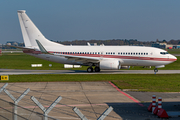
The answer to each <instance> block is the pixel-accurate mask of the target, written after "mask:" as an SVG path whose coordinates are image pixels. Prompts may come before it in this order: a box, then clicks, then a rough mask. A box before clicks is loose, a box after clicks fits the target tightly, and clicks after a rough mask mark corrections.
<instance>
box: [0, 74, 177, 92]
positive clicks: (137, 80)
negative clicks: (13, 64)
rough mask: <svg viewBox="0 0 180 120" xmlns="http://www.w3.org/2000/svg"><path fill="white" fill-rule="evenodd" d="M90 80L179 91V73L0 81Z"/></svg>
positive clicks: (27, 77)
mask: <svg viewBox="0 0 180 120" xmlns="http://www.w3.org/2000/svg"><path fill="white" fill-rule="evenodd" d="M64 81H66V82H90V81H111V82H113V83H114V84H115V85H117V86H118V87H119V88H120V89H137V91H151V92H179V91H180V74H167V75H165V74H156V75H154V74H152V75H150V74H108V75H107V74H93V75H92V74H91V75H88V74H86V75H83V74H82V75H78V74H73V75H72V74H44V75H10V76H9V81H1V82H64Z"/></svg>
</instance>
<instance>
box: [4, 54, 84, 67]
mask: <svg viewBox="0 0 180 120" xmlns="http://www.w3.org/2000/svg"><path fill="white" fill-rule="evenodd" d="M31 64H42V65H43V67H37V68H34V67H31ZM49 64H52V67H49ZM0 68H4V69H29V70H33V69H37V70H48V69H51V70H63V69H65V68H64V64H60V63H55V62H51V61H47V60H43V59H40V58H36V57H33V56H30V55H27V54H24V53H8V54H3V55H2V56H0ZM77 69H78V70H86V69H87V67H86V66H82V68H73V69H72V70H77ZM67 70H68V69H67Z"/></svg>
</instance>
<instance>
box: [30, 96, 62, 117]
mask: <svg viewBox="0 0 180 120" xmlns="http://www.w3.org/2000/svg"><path fill="white" fill-rule="evenodd" d="M61 99H62V97H61V96H59V97H58V98H57V99H56V100H55V101H54V102H53V103H52V104H51V105H50V106H49V107H48V108H47V109H46V108H44V107H43V106H42V104H41V103H40V102H39V101H38V100H37V99H36V98H35V97H34V96H31V100H32V101H33V102H34V103H35V104H36V105H37V106H38V107H39V108H40V109H41V110H42V111H43V112H44V120H48V118H47V117H48V113H49V112H50V111H51V110H52V109H53V108H54V107H55V106H56V104H57V103H58V102H59V101H60V100H61Z"/></svg>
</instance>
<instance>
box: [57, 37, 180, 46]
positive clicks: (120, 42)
mask: <svg viewBox="0 0 180 120" xmlns="http://www.w3.org/2000/svg"><path fill="white" fill-rule="evenodd" d="M56 42H57V43H60V44H63V45H87V42H89V43H90V44H94V43H97V44H98V45H101V44H104V45H134V46H151V45H152V44H153V43H164V42H165V43H167V44H173V45H180V40H170V41H166V40H162V41H159V40H158V39H157V40H156V41H138V40H136V39H130V40H127V39H112V40H74V41H56Z"/></svg>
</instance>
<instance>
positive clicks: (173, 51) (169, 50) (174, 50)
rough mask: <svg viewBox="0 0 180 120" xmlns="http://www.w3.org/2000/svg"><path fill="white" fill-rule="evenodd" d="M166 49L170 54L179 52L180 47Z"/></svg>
mask: <svg viewBox="0 0 180 120" xmlns="http://www.w3.org/2000/svg"><path fill="white" fill-rule="evenodd" d="M167 51H168V53H170V54H180V49H168V50H167Z"/></svg>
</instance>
